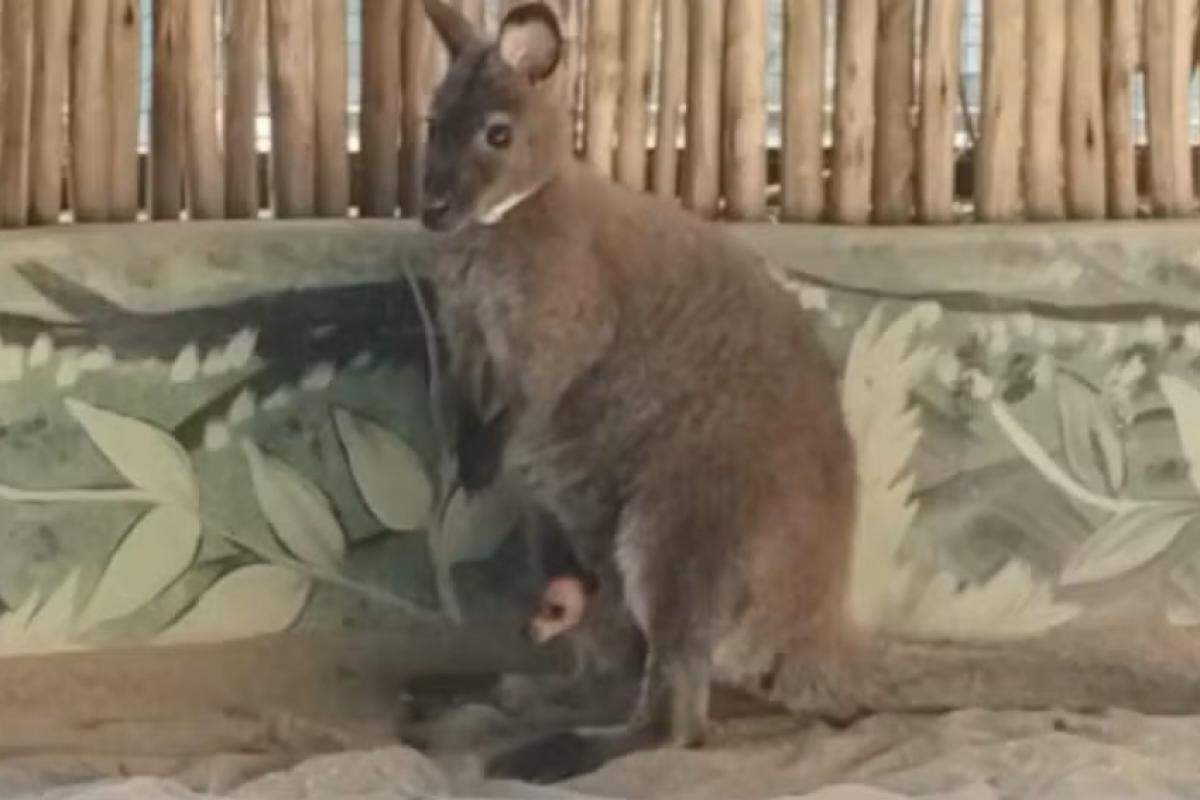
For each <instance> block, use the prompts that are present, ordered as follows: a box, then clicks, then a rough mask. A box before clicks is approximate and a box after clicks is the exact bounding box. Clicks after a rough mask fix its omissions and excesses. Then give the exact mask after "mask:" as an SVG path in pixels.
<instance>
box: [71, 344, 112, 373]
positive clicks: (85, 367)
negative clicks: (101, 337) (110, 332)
mask: <svg viewBox="0 0 1200 800" xmlns="http://www.w3.org/2000/svg"><path fill="white" fill-rule="evenodd" d="M115 363H117V357H116V356H115V355H114V354H113V351H112V350H110V349H109V348H107V347H96V348H93V349H91V350H89V351H87V352H86V353H84V354H83V356H81V357H80V359H79V370H80V371H81V372H100V371H101V370H105V369H108V368H109V367H111V366H112V365H113V364H115Z"/></svg>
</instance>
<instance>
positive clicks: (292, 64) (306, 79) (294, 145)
mask: <svg viewBox="0 0 1200 800" xmlns="http://www.w3.org/2000/svg"><path fill="white" fill-rule="evenodd" d="M312 4H313V0H268V2H267V53H268V55H269V61H270V68H269V70H268V72H269V73H270V76H271V79H270V90H271V119H272V124H271V149H272V154H273V155H274V164H273V170H272V175H273V178H274V184H275V186H274V189H275V213H276V215H277V216H279V217H310V216H312V214H313V211H314V209H315V207H316V206H315V198H314V195H315V192H316V184H317V181H316V163H315V158H316V104H315V103H314V102H313V29H312V26H313V8H312Z"/></svg>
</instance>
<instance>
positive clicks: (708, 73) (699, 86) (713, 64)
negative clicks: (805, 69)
mask: <svg viewBox="0 0 1200 800" xmlns="http://www.w3.org/2000/svg"><path fill="white" fill-rule="evenodd" d="M735 1H736V0H735ZM725 2H726V0H705V2H703V3H693V4H692V5H691V8H690V12H689V14H688V90H687V96H688V103H687V107H688V115H687V162H686V168H685V170H684V180H683V202H684V205H685V206H687V207H688V208H690V209H691V210H693V211H695V212H696V213H697V214H699V215H701V216H703V217H710V218H711V217H715V216H716V215H717V211H718V209H719V206H720V199H721V197H720V194H721V61H720V59H718V58H716V57H714V54H715V53H721V52H723V51H724V39H725V33H724V29H725ZM592 3H593V7H594V6H595V5H599V2H598V0H592ZM592 35H594V32H593V33H592ZM589 70H590V66H589Z"/></svg>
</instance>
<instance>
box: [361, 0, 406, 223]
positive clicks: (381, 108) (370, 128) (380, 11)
mask: <svg viewBox="0 0 1200 800" xmlns="http://www.w3.org/2000/svg"><path fill="white" fill-rule="evenodd" d="M400 9H401V4H400V0H363V4H362V59H363V63H362V113H361V119H360V123H359V124H360V129H361V130H360V133H361V136H362V151H363V173H364V175H365V179H364V189H363V198H362V200H361V201H360V205H361V207H362V213H363V215H364V216H369V217H391V216H394V215H395V213H396V202H397V200H398V199H399V176H400V172H399V159H398V154H397V151H396V146H397V144H399V137H400V20H401V15H400Z"/></svg>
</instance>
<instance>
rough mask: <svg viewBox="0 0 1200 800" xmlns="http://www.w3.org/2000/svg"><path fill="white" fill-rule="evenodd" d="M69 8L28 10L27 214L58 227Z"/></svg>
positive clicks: (63, 0) (67, 4) (64, 2)
mask: <svg viewBox="0 0 1200 800" xmlns="http://www.w3.org/2000/svg"><path fill="white" fill-rule="evenodd" d="M72 5H73V0H38V2H37V3H36V5H35V8H34V18H33V110H32V124H31V127H30V130H31V133H30V144H31V146H32V148H33V154H32V160H31V162H30V187H29V188H30V203H29V206H30V208H29V214H30V221H31V222H33V223H34V224H36V225H51V224H53V223H55V222H58V218H59V215H60V214H61V213H62V209H63V167H64V165H65V160H64V158H63V155H64V152H65V151H64V148H63V145H64V142H65V139H66V137H65V133H66V117H65V116H64V115H63V109H64V107H65V105H66V99H67V68H68V64H69V63H70V50H71V43H70V42H71V38H70V37H71V7H72ZM0 161H2V158H0Z"/></svg>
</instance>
